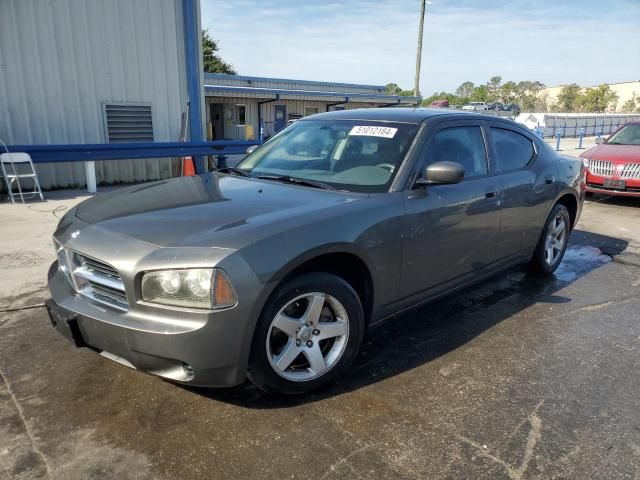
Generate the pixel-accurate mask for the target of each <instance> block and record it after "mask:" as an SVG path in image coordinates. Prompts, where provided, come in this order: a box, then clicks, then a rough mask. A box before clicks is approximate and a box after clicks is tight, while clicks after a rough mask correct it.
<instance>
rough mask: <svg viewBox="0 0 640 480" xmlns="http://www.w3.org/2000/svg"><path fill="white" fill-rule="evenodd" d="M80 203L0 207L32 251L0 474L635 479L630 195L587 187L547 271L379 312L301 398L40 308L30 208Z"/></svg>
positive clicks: (0, 332) (4, 247)
mask: <svg viewBox="0 0 640 480" xmlns="http://www.w3.org/2000/svg"><path fill="white" fill-rule="evenodd" d="M59 195H60V194H59ZM62 195H66V196H68V192H67V193H63V194H62ZM77 200H78V198H63V199H59V200H55V201H52V202H50V203H49V202H48V203H47V204H32V205H34V207H33V208H31V209H30V208H28V207H24V206H9V205H6V204H3V205H0V218H2V219H3V223H4V219H5V218H7V215H9V216H10V218H11V219H12V220H14V221H13V222H11V223H4V224H5V225H9V224H12V225H13V227H12V228H15V229H16V230H14V232H16V234H19V238H23V239H29V240H25V241H22V242H20V241H17V240H11V239H8V238H7V237H6V236H5V237H4V238H3V239H2V240H0V255H5V256H6V255H11V253H12V252H13V254H16V253H21V254H28V255H26V257H25V258H27V260H23V263H22V264H20V262H19V261H17V260H16V261H13V263H9V262H10V260H5V262H6V263H5V264H4V266H2V270H3V274H4V275H2V277H1V278H0V297H1V298H0V305H2V308H1V309H0V310H4V311H2V312H0V478H2V479H4V478H17V479H40V478H54V479H85V478H96V479H98V478H100V479H101V478H118V479H128V478H139V479H146V478H159V479H174V478H186V479H191V478H203V479H204V478H206V479H211V478H237V479H244V478H256V479H261V478H324V479H338V478H385V479H386V478H398V479H409V478H474V479H476V478H477V479H481V478H486V479H503V478H504V479H538V478H539V479H548V478H576V479H582V478H603V479H605V478H607V479H609V478H621V479H623V478H628V479H634V480H635V479H638V478H640V411H639V409H638V392H640V376H639V375H638V374H637V372H638V371H639V367H640V355H639V353H640V313H639V312H640V298H639V295H638V289H639V288H640V266H639V265H638V264H637V263H634V261H635V260H636V259H637V258H638V257H637V255H636V254H637V253H638V251H639V250H638V245H639V242H640V222H638V219H639V212H640V200H634V199H623V200H613V199H608V198H603V197H596V198H595V199H594V200H595V201H592V202H591V201H590V202H588V203H587V204H586V205H585V209H584V213H583V217H582V219H581V222H580V225H579V227H578V229H577V231H576V232H574V235H573V236H572V245H571V247H570V249H569V250H568V253H567V256H566V258H565V261H564V262H563V265H562V267H561V269H560V270H559V271H558V273H557V275H556V276H555V277H554V278H551V279H546V280H538V279H532V278H530V277H527V276H526V275H524V274H523V273H522V272H521V271H520V270H513V271H510V272H508V273H506V274H504V275H502V276H500V277H497V278H495V279H493V280H491V281H488V282H485V283H484V284H482V285H479V286H477V287H474V288H472V289H469V290H467V291H465V292H462V293H461V294H459V295H456V296H454V297H452V298H449V299H443V300H440V301H437V302H434V303H431V304H429V305H427V306H425V307H423V308H421V309H419V310H416V311H413V312H410V313H408V314H405V315H403V316H402V317H400V318H398V319H396V320H395V321H392V322H387V323H386V324H385V325H384V326H382V327H380V328H378V329H376V330H374V331H373V332H372V333H371V334H370V336H369V337H368V338H367V339H366V343H365V346H364V349H363V352H362V354H361V355H360V356H359V358H358V360H357V362H356V365H355V368H354V371H353V373H352V374H351V375H350V376H349V377H347V378H346V379H344V380H343V381H342V382H341V383H340V384H339V385H337V386H335V387H334V388H332V389H330V390H328V391H326V392H323V393H322V394H317V395H313V396H308V397H304V398H294V399H291V398H279V397H267V396H265V395H263V394H262V393H260V392H259V391H257V390H256V389H255V388H254V387H252V386H250V385H249V384H245V385H242V386H240V387H237V388H234V389H228V390H211V389H210V390H196V389H186V388H183V387H179V386H176V385H172V384H170V383H168V382H165V381H162V380H160V379H158V378H154V377H151V376H148V375H145V374H142V373H140V372H137V371H134V370H130V369H127V368H125V367H123V366H121V365H119V364H116V363H113V362H111V361H109V360H107V359H105V358H102V357H100V356H98V355H97V354H96V353H95V352H92V351H88V350H86V349H80V350H78V349H75V348H74V347H72V346H71V345H70V344H69V343H68V342H67V341H66V340H65V339H63V338H62V337H60V336H59V335H58V334H56V333H55V332H54V331H53V329H52V328H51V327H50V325H49V323H48V320H47V318H46V312H45V311H44V309H43V308H39V307H37V305H38V302H40V301H41V300H42V298H44V296H45V295H46V291H45V290H44V278H45V273H46V268H47V267H48V263H49V261H50V260H52V257H53V253H52V249H51V247H50V245H49V243H50V235H51V233H52V230H53V228H54V225H55V223H56V219H55V218H54V217H53V214H52V213H46V214H45V213H40V212H32V210H33V209H35V208H37V209H40V210H44V209H45V208H44V207H46V208H47V209H50V210H51V209H53V207H55V206H59V205H66V206H71V205H72V204H74V203H75V202H76V201H77ZM49 217H51V218H49ZM602 252H605V253H602ZM36 254H41V257H37V255H36ZM36 257H37V258H42V259H43V260H38V261H36ZM45 257H48V258H46V260H45ZM0 258H2V257H1V256H0ZM29 259H31V261H28V260H29ZM7 263H9V266H8V267H7V266H6V265H7ZM21 305H22V306H24V305H26V306H31V307H34V308H29V309H26V310H18V311H7V309H14V308H17V307H20V306H21Z"/></svg>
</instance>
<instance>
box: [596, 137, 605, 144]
mask: <svg viewBox="0 0 640 480" xmlns="http://www.w3.org/2000/svg"><path fill="white" fill-rule="evenodd" d="M604 140H605V139H604V137H596V145H600V144H601V143H604Z"/></svg>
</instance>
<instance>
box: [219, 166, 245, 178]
mask: <svg viewBox="0 0 640 480" xmlns="http://www.w3.org/2000/svg"><path fill="white" fill-rule="evenodd" d="M217 171H218V172H222V173H235V174H236V175H241V176H243V177H248V176H249V173H248V172H246V171H245V170H242V169H240V168H236V167H224V168H219V169H218V170H217Z"/></svg>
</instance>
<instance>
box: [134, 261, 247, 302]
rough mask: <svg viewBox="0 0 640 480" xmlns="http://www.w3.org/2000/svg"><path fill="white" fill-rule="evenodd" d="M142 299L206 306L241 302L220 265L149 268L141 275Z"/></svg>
mask: <svg viewBox="0 0 640 480" xmlns="http://www.w3.org/2000/svg"><path fill="white" fill-rule="evenodd" d="M142 299H143V300H144V301H145V302H150V303H157V304H160V305H171V306H174V307H188V308H206V309H218V308H228V307H233V306H234V305H235V304H236V303H238V298H237V297H236V293H235V291H234V290H233V287H232V286H231V283H230V282H229V279H228V278H227V275H226V274H225V273H224V272H223V271H222V270H219V269H217V268H188V269H182V270H157V271H154V272H147V273H145V274H144V276H143V277H142Z"/></svg>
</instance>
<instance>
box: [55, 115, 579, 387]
mask: <svg viewBox="0 0 640 480" xmlns="http://www.w3.org/2000/svg"><path fill="white" fill-rule="evenodd" d="M583 198H584V170H583V165H582V162H581V161H580V160H579V159H571V158H566V157H561V156H559V155H557V154H556V153H555V152H554V151H553V150H551V149H550V148H548V147H547V146H546V145H545V144H544V142H542V141H540V140H539V139H538V138H537V137H535V136H533V135H531V134H530V132H529V131H528V130H526V129H524V128H522V127H520V126H518V125H517V124H515V123H513V122H511V121H508V120H502V119H499V118H495V117H489V116H482V115H477V114H465V113H461V112H448V111H443V110H428V109H400V108H399V109H388V108H384V109H363V110H347V111H340V112H330V113H323V114H319V115H313V116H310V117H305V118H304V119H301V120H300V121H298V122H295V123H294V124H293V125H291V126H289V127H287V128H286V129H284V130H283V131H282V132H280V133H278V134H277V135H276V136H274V137H273V138H271V139H270V140H269V141H268V142H266V143H265V144H263V145H261V146H260V147H259V148H258V149H256V150H255V151H253V152H252V153H251V154H249V155H248V156H247V157H246V158H245V159H244V160H243V161H242V162H241V163H240V164H239V165H238V166H237V167H235V168H229V169H225V170H223V171H218V172H213V173H210V174H206V175H201V176H195V177H184V178H177V179H172V180H166V181H159V182H155V183H149V184H144V185H136V186H131V187H127V188H123V189H120V190H118V191H115V192H112V193H107V194H104V195H100V196H97V197H95V198H92V199H90V200H87V201H85V202H83V203H81V204H80V205H79V206H78V207H77V208H75V209H73V210H72V211H70V212H69V213H68V214H67V215H66V216H65V217H64V218H63V219H62V220H61V222H60V224H59V226H58V229H57V231H56V232H55V234H54V244H55V248H56V253H57V255H58V261H57V262H55V263H54V264H53V265H52V266H51V269H50V271H49V289H50V291H51V296H52V298H51V299H50V300H49V301H48V302H47V306H48V310H49V313H50V317H51V322H52V324H53V326H54V327H55V328H56V329H57V330H58V331H59V332H60V333H61V334H63V335H65V336H66V337H67V338H69V339H70V340H71V341H72V342H73V343H74V344H75V345H77V346H83V347H89V348H91V349H93V350H95V351H97V352H99V353H100V354H101V355H103V356H105V357H107V358H109V359H111V360H115V361H117V362H120V363H122V364H125V365H127V366H129V367H133V368H136V369H139V370H142V371H145V372H148V373H152V374H155V375H159V376H161V377H163V378H166V379H169V380H171V381H174V382H178V383H183V384H188V385H196V386H232V385H237V384H239V383H241V382H243V381H244V380H245V378H247V377H248V378H249V379H250V380H251V381H252V382H253V383H254V384H255V385H257V386H258V387H259V388H261V389H263V390H265V391H271V392H285V393H301V392H306V391H309V390H312V389H315V388H319V387H321V386H323V385H326V384H327V383H329V382H332V381H333V380H335V379H336V378H337V377H338V376H340V375H343V374H345V373H348V372H349V368H350V366H351V364H352V362H353V360H354V358H355V356H356V355H357V353H358V350H359V348H360V345H361V343H362V339H363V335H364V334H365V332H366V330H367V328H369V327H371V326H372V325H375V324H376V323H379V322H381V321H383V320H386V319H389V318H391V317H394V316H395V315H397V314H398V313H400V312H402V311H404V310H407V309H410V308H413V307H416V306H417V305H421V304H423V303H425V302H428V301H430V300H432V299H434V298H436V297H439V296H442V295H444V294H451V293H453V292H455V291H456V290H458V289H460V288H463V287H466V286H468V285H470V284H472V283H474V282H478V281H481V280H482V279H485V278H487V277H489V276H490V275H494V274H496V273H498V272H500V271H502V270H504V269H507V268H510V267H512V266H514V265H517V264H525V265H526V267H527V269H528V270H529V272H531V273H532V274H534V275H549V274H551V273H553V272H554V270H555V269H556V268H557V267H558V265H559V264H560V262H561V260H562V256H563V254H564V251H565V249H566V247H567V242H568V237H569V235H570V233H571V230H572V228H573V227H574V225H575V224H576V222H577V220H578V217H579V215H580V211H581V208H582V201H583Z"/></svg>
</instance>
